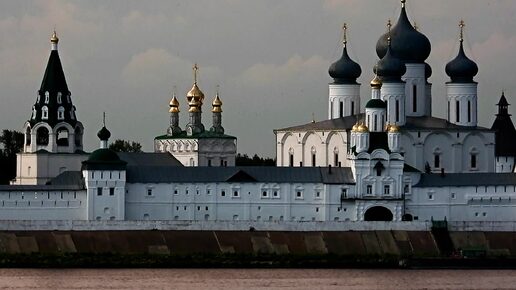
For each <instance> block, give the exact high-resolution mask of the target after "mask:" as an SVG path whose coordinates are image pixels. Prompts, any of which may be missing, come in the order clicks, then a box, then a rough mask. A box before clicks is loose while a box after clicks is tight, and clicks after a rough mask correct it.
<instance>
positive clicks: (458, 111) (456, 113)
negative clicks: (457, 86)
mask: <svg viewBox="0 0 516 290" xmlns="http://www.w3.org/2000/svg"><path fill="white" fill-rule="evenodd" d="M459 105H460V102H459V101H456V102H455V121H456V122H459V120H460V107H459Z"/></svg>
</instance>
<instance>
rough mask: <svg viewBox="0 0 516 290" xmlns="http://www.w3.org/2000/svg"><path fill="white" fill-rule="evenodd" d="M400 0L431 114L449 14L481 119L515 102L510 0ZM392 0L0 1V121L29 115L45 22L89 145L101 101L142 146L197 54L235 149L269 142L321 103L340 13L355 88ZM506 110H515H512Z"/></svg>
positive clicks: (437, 109)
mask: <svg viewBox="0 0 516 290" xmlns="http://www.w3.org/2000/svg"><path fill="white" fill-rule="evenodd" d="M429 3H430V1H423V0H409V1H408V3H407V7H408V12H409V17H410V19H411V20H413V21H416V22H417V23H418V25H419V26H420V27H421V30H422V32H424V33H425V34H426V35H427V36H428V37H429V38H430V40H431V41H432V47H433V50H432V54H431V56H430V58H429V60H428V62H429V63H430V64H431V65H432V67H433V70H434V75H433V76H432V78H431V82H432V83H433V84H434V89H433V96H434V113H435V114H436V115H438V116H445V114H446V112H445V111H444V107H445V90H444V82H445V81H446V80H447V77H446V75H445V74H444V65H445V64H446V62H448V61H449V60H450V59H451V58H452V57H454V55H455V54H456V50H457V34H458V28H457V23H458V20H459V19H460V18H464V19H465V20H466V23H467V30H466V36H467V38H466V40H467V53H468V54H469V55H470V56H471V57H472V58H473V59H475V60H476V61H477V62H478V64H479V67H480V73H479V75H478V77H477V81H478V82H479V104H480V109H479V114H480V124H481V125H483V126H490V125H491V122H492V120H493V115H494V113H495V107H494V104H495V103H496V101H497V99H498V97H499V95H500V92H501V90H502V89H505V90H506V91H507V95H508V99H509V102H512V103H515V101H514V100H515V98H514V95H516V87H515V84H514V83H515V82H514V72H513V71H514V69H513V66H514V61H513V52H514V51H516V32H514V29H513V28H514V27H515V26H516V17H515V15H516V6H515V5H514V4H513V1H510V0H489V1H485V0H456V1H445V0H433V1H431V5H429ZM398 14H399V1H397V0H388V1H386V0H382V1H379V0H326V1H308V0H305V1H273V0H266V1H237V0H221V1H210V0H202V1H201V0H198V1H158V0H156V1H58V0H51V1H26V0H22V1H10V2H5V3H2V10H0V36H1V39H2V41H1V42H0V67H1V69H0V88H1V89H2V100H3V102H2V106H0V122H1V123H2V128H13V129H20V128H21V126H22V125H23V123H24V121H25V120H26V119H27V118H28V117H29V115H30V108H31V105H32V104H33V103H34V101H35V96H36V91H37V89H38V88H39V85H40V82H41V79H42V77H43V73H44V68H45V65H46V61H47V58H48V53H49V41H48V39H49V36H50V33H51V30H52V29H53V28H54V26H56V28H57V30H58V33H59V36H60V38H61V41H60V55H61V59H62V62H63V66H64V69H65V73H66V76H67V80H68V84H69V87H70V89H71V91H72V97H73V100H74V103H75V105H76V106H77V108H78V117H79V118H80V120H81V121H82V122H83V123H84V124H85V126H86V132H85V133H86V137H85V145H86V147H87V149H88V150H93V149H95V148H96V147H97V138H96V137H95V134H96V132H97V130H98V128H99V126H100V123H101V116H102V112H103V111H106V112H107V113H108V126H109V127H110V129H111V131H112V132H113V138H124V139H131V140H136V141H139V142H141V143H142V144H143V145H144V148H145V149H147V150H151V148H152V139H153V137H154V136H156V135H159V134H163V133H164V132H165V128H166V127H167V125H168V101H169V100H170V97H171V95H170V94H171V91H172V87H173V86H174V85H176V86H177V93H178V97H179V99H180V102H181V106H182V107H181V108H182V125H183V126H184V124H185V123H186V101H185V97H184V94H185V93H186V92H187V91H188V89H189V88H190V86H191V82H192V72H191V66H192V65H193V63H194V62H197V63H199V65H200V67H201V70H200V87H201V89H202V90H203V91H204V92H205V94H206V101H205V108H204V113H203V114H204V116H203V117H204V120H205V123H206V124H207V125H208V126H209V123H210V122H211V118H210V112H209V104H210V103H211V99H212V97H213V95H214V93H215V86H216V85H217V84H219V85H220V86H221V89H220V91H221V96H222V100H223V102H224V107H223V109H224V120H223V122H224V126H225V127H226V130H227V132H228V133H229V134H233V135H236V136H238V138H239V141H238V143H239V151H241V152H246V153H255V152H256V153H259V154H262V155H268V156H273V155H274V148H275V146H274V135H273V133H272V130H273V129H275V128H281V127H286V126H290V125H294V124H298V123H304V122H309V121H310V120H311V118H312V112H313V113H315V116H316V119H317V120H322V119H324V118H326V115H327V83H328V82H329V81H330V78H329V77H328V75H327V68H328V66H329V65H330V63H331V62H333V61H334V60H335V59H337V58H338V57H339V56H340V53H341V45H340V38H341V30H340V27H341V26H342V23H343V22H347V23H348V24H349V27H350V30H349V33H350V34H349V38H350V52H351V55H352V57H353V58H354V59H355V60H357V61H358V62H359V63H360V64H361V66H362V70H363V74H362V77H361V78H360V80H359V81H360V82H362V83H363V86H362V95H363V99H364V100H365V99H367V98H368V97H369V95H370V93H369V88H368V83H369V80H370V79H371V77H372V69H371V68H372V66H373V64H374V63H375V62H376V61H377V56H376V54H375V51H374V48H375V44H376V40H377V39H378V37H379V36H380V35H381V34H382V33H383V32H384V31H385V23H386V20H387V19H388V18H392V19H394V20H395V19H396V18H397V16H398ZM512 112H513V113H514V110H513V111H512Z"/></svg>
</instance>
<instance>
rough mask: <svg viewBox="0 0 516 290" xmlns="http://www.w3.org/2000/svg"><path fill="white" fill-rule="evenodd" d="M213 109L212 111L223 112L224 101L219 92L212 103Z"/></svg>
mask: <svg viewBox="0 0 516 290" xmlns="http://www.w3.org/2000/svg"><path fill="white" fill-rule="evenodd" d="M211 105H212V107H213V108H212V109H211V111H212V112H213V113H221V112H222V101H221V100H220V98H219V94H217V95H216V96H215V99H213V102H212V103H211Z"/></svg>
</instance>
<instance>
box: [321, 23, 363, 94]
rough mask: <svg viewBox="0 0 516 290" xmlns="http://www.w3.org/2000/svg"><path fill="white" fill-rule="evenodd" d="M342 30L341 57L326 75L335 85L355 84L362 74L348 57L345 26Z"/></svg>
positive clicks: (357, 65)
mask: <svg viewBox="0 0 516 290" xmlns="http://www.w3.org/2000/svg"><path fill="white" fill-rule="evenodd" d="M342 29H343V30H344V39H343V41H342V44H343V48H342V56H341V57H340V59H339V60H337V61H336V62H334V63H332V64H331V66H330V68H329V70H328V73H329V74H330V76H331V77H332V78H333V80H334V83H335V84H356V83H357V79H358V78H359V77H360V75H361V74H362V69H361V68H360V65H359V64H358V63H356V62H355V61H353V60H352V59H351V58H350V57H349V55H348V49H347V43H348V41H347V25H346V24H344V26H343V28H342Z"/></svg>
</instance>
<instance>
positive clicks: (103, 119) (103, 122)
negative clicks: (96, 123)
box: [102, 112, 106, 127]
mask: <svg viewBox="0 0 516 290" xmlns="http://www.w3.org/2000/svg"><path fill="white" fill-rule="evenodd" d="M102 124H103V125H104V127H106V112H104V113H103V114H102Z"/></svg>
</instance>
